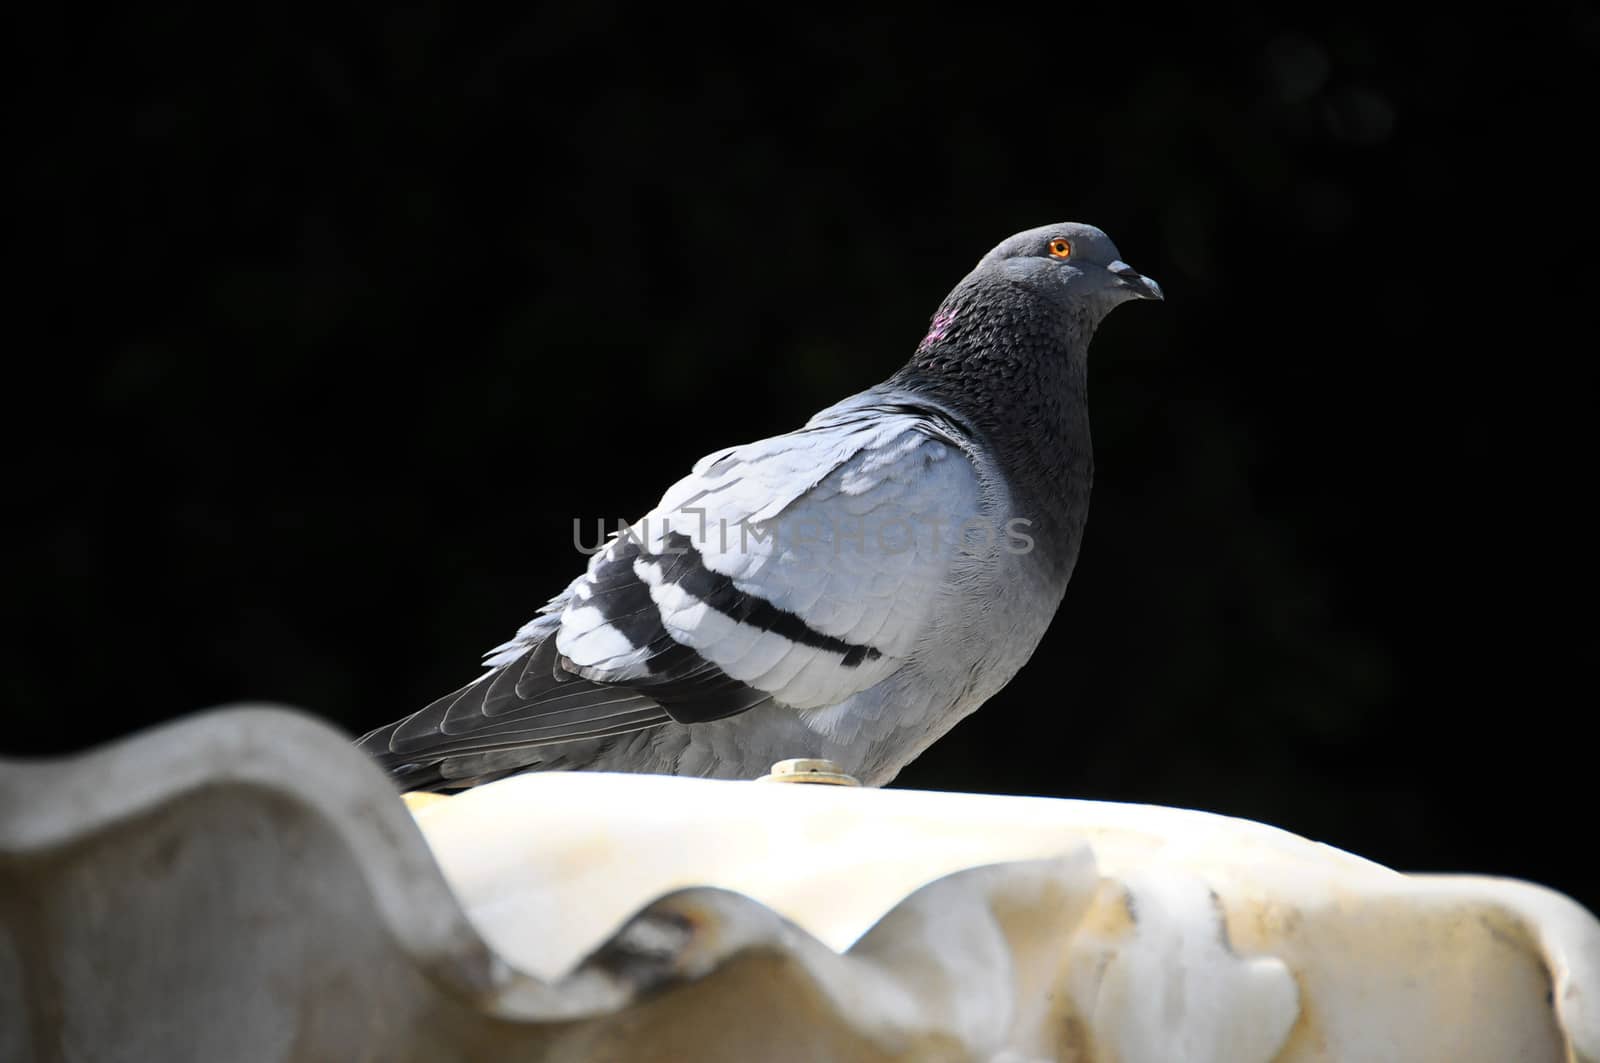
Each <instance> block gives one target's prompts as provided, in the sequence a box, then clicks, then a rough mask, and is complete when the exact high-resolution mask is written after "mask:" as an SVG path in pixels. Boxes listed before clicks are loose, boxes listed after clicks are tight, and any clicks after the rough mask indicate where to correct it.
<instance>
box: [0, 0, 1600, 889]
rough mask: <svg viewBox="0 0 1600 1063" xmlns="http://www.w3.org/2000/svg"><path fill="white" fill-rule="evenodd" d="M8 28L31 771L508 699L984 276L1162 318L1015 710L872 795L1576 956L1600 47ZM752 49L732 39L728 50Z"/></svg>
mask: <svg viewBox="0 0 1600 1063" xmlns="http://www.w3.org/2000/svg"><path fill="white" fill-rule="evenodd" d="M574 8H575V5H568V7H567V9H566V10H558V9H551V10H548V11H544V12H540V11H537V10H533V11H530V10H528V9H523V10H520V11H517V12H514V13H513V12H507V13H505V14H504V15H502V16H499V17H489V16H486V15H478V16H475V17H474V18H473V19H471V20H467V19H465V18H463V17H462V16H461V15H459V14H458V13H456V12H455V11H453V10H452V9H451V8H449V7H447V6H445V5H437V6H432V7H429V6H421V7H414V8H409V9H406V10H405V11H404V12H402V13H393V12H390V13H383V14H381V15H380V14H376V13H374V14H371V15H369V16H361V17H358V16H356V15H353V14H332V13H329V12H324V13H323V14H322V15H320V16H318V17H316V18H314V19H310V20H306V19H303V18H301V17H297V16H291V15H290V14H288V13H287V12H276V11H272V12H259V13H256V14H241V13H238V12H234V13H230V14H228V15H226V16H221V15H211V16H207V17H206V19H197V17H196V16H194V15H191V14H179V13H178V12H177V11H176V10H175V9H174V10H166V9H162V8H160V7H156V6H143V5H141V6H138V7H137V8H136V9H133V10H128V11H123V12H122V13H120V14H117V15H113V16H110V17H109V20H105V21H100V20H96V21H92V22H91V21H86V20H85V21H78V20H74V18H73V17H72V16H68V15H42V14H35V15H31V16H24V17H23V21H22V23H21V24H20V28H19V31H18V34H17V37H16V41H17V43H18V45H19V50H20V55H19V59H18V62H19V65H18V66H17V67H16V68H15V72H17V73H19V74H20V75H21V79H22V81H21V85H22V88H21V91H20V92H19V93H18V94H17V95H16V96H15V97H14V107H13V114H12V119H13V120H12V122H11V136H10V137H9V138H8V140H10V142H11V144H12V147H13V149H14V150H13V151H12V152H9V153H8V154H11V156H12V158H11V162H10V163H9V164H8V166H9V168H10V170H11V174H10V179H11V182H12V184H13V193H12V196H11V198H10V204H9V205H10V206H11V207H12V213H13V216H14V222H13V232H12V234H11V237H12V238H11V240H10V241H9V243H10V245H11V249H12V255H13V256H14V261H15V264H16V265H17V266H18V267H19V271H18V275H17V276H16V279H15V280H14V281H13V282H12V291H11V294H12V296H13V299H14V300H15V311H14V314H15V317H14V319H13V325H14V326H15V333H14V343H15V346H12V349H11V351H10V353H9V355H8V357H7V362H8V363H9V366H10V368H9V369H8V371H7V372H8V375H9V379H10V384H9V386H8V387H7V388H6V399H5V402H6V407H7V411H8V412H7V416H6V425H7V428H8V429H9V430H11V434H12V435H13V439H12V440H11V441H10V442H9V443H8V444H7V451H6V453H7V455H8V458H9V459H10V461H11V468H10V470H9V471H8V473H7V481H8V482H7V487H6V495H7V500H8V502H9V503H10V505H9V507H8V509H9V510H10V513H11V515H10V517H9V518H8V525H9V528H10V530H11V532H12V533H13V534H14V535H15V537H16V538H15V541H14V545H13V547H12V548H11V550H10V551H8V553H9V560H10V565H9V566H8V568H9V569H10V572H9V575H8V578H7V582H8V588H7V589H6V591H5V600H6V617H7V621H8V624H9V625H10V627H11V630H10V632H9V633H8V634H7V635H6V637H5V638H4V640H3V643H0V684H3V687H0V690H3V696H4V704H5V708H4V714H5V715H4V721H5V727H4V731H3V734H0V748H3V749H4V751H5V752H8V753H13V754H44V753H55V752H61V751H65V750H70V749H76V748H81V747H84V746H87V745H91V744H94V743H97V742H101V741H104V740H107V739H109V738H112V737H115V736H117V735H120V734H123V733H126V732H128V731H131V730H134V729H137V728H140V727H144V726H147V725H149V724H151V723H153V722H155V721H158V720H161V719H164V718H167V717H171V716H174V715H178V714H182V713H187V712H191V711H194V710H197V709H200V708H203V707H207V706H212V705H217V704H221V703H225V702H230V701H236V700H242V699H248V700H272V701H278V702H284V703H288V704H292V705H297V706H301V707H304V708H306V709H308V710H310V711H312V712H314V713H317V714H320V715H322V716H325V717H327V718H329V719H331V720H333V721H335V722H336V723H338V724H339V725H341V726H343V727H344V728H346V729H348V730H351V731H360V730H364V729H366V728H368V727H370V726H374V725H376V724H379V723H381V722H384V721H386V720H389V719H392V718H394V717H396V716H398V715H400V714H403V713H405V712H408V711H410V710H411V709H413V708H416V707H418V706H419V705H420V704H422V703H423V702H424V701H425V700H427V699H430V698H431V697H433V696H435V695H437V694H440V693H442V692H443V691H445V690H447V689H449V688H452V687H454V686H456V685H458V684H459V683H461V682H462V681H464V680H465V679H467V678H470V677H471V676H472V675H473V674H474V673H475V671H476V667H477V665H476V662H477V656H478V654H479V653H480V652H481V651H482V650H484V649H486V648H487V647H489V646H491V645H493V644H495V643H497V642H499V641H501V640H502V639H503V638H505V637H506V636H508V635H509V634H510V633H511V632H512V631H513V630H514V629H515V628H516V627H517V626H518V625H519V624H520V623H522V622H523V621H524V620H526V619H527V618H528V617H529V616H530V615H531V614H532V612H533V610H534V609H535V608H536V607H537V606H538V605H539V604H541V603H542V602H543V601H544V600H545V599H546V598H547V597H548V596H549V595H551V594H553V593H554V592H556V591H558V590H559V589H560V588H561V587H562V586H563V585H564V584H565V583H566V582H567V580H568V579H569V578H570V577H571V576H572V575H574V574H576V572H577V571H578V570H579V568H580V566H581V564H582V559H581V558H580V557H579V556H577V555H576V554H575V553H574V552H573V548H572V546H571V522H572V520H573V518H575V517H582V518H585V519H587V520H592V519H593V518H595V517H606V518H615V517H629V518H632V517H635V516H637V515H638V514H640V513H642V512H643V511H644V510H645V509H646V508H648V506H649V505H650V504H651V503H653V502H654V500H655V499H656V497H657V496H658V495H659V493H660V491H661V490H662V489H663V488H664V487H665V486H666V485H667V484H669V483H670V482H672V481H673V480H674V479H676V478H677V477H678V476H679V475H681V474H682V473H683V472H684V471H686V470H687V468H688V467H689V465H690V464H691V463H692V461H693V460H694V459H695V458H697V457H698V456H699V455H701V454H702V453H705V452H706V451H708V450H711V449H713V448H715V447H718V446H722V445H726V444H730V443H735V442H739V441H744V440H748V439H751V438H756V437H760V436H763V435H769V434H773V433H775V432H778V431H783V430H786V429H789V428H792V427H795V426H797V425H798V424H799V423H800V422H801V421H802V420H804V418H805V417H806V416H808V415H809V414H810V413H811V412H812V411H814V410H815V409H817V408H820V407H821V406H823V405H826V404H828V403H830V402H832V401H834V400H836V399H838V398H840V397H843V396H844V395H846V394H848V393H850V392H852V391H855V390H857V389H859V388H862V387H864V386H867V385H869V384H871V383H874V382H876V381H878V380H880V379H882V378H883V377H884V376H886V375H887V374H889V373H890V372H891V371H892V370H893V369H894V368H895V367H896V366H897V365H898V364H899V363H900V362H901V361H902V360H903V359H904V358H905V357H906V356H907V355H908V354H909V353H910V351H911V348H912V347H913V346H914V344H915V343H916V341H917V339H918V338H919V337H920V336H921V335H922V333H923V331H924V329H925V327H926V322H927V318H928V316H929V314H930V313H931V312H932V310H933V309H934V307H935V306H936V305H937V303H938V301H939V300H940V298H941V297H942V296H943V294H944V293H945V291H946V290H947V289H948V288H949V287H950V286H951V285H952V284H953V283H954V282H955V281H956V280H957V279H958V278H959V277H960V276H961V275H962V274H963V273H964V272H965V271H966V270H967V269H968V268H970V266H971V265H972V263H973V262H974V261H976V259H977V258H978V257H979V256H980V255H981V254H982V253H983V252H984V251H986V250H987V249H988V248H989V247H990V246H992V245H993V244H994V243H996V242H997V241H999V240H1000V239H1001V238H1002V237H1004V236H1006V235H1008V234H1009V233H1011V232H1013V231H1016V230H1019V229H1023V228H1028V227H1032V226H1034V225H1038V224H1043V223H1046V222H1050V221H1058V220H1081V221H1089V222H1093V223H1095V224H1097V225H1100V226H1101V227H1102V228H1104V229H1106V230H1107V231H1108V232H1110V233H1111V234H1112V236H1113V238H1114V239H1115V240H1116V241H1117V243H1118V244H1119V246H1120V248H1121V250H1122V252H1123V256H1124V257H1125V258H1126V259H1127V260H1128V261H1130V262H1131V263H1133V264H1134V266H1136V267H1137V268H1139V269H1141V270H1143V271H1145V272H1147V273H1149V274H1151V275H1152V276H1155V277H1157V278H1159V279H1160V281H1161V282H1162V283H1163V284H1164V285H1165V287H1166V290H1167V293H1168V300H1167V302H1166V303H1165V304H1161V305H1154V304H1136V305H1133V306H1130V307H1127V308H1125V309H1123V310H1120V311H1119V312H1118V313H1116V314H1115V315H1114V316H1113V317H1112V318H1111V319H1110V320H1109V322H1108V323H1107V324H1106V325H1105V327H1104V328H1103V329H1102V331H1101V333H1100V336H1099V338H1098V339H1097V340H1096V345H1095V349H1094V353H1093V357H1092V359H1091V395H1092V400H1093V411H1094V426H1095V438H1096V449H1097V463H1098V477H1097V482H1096V486H1095V501H1094V507H1093V512H1092V514H1091V517H1090V521H1089V531H1088V537H1087V541H1086V544H1085V547H1084V551H1083V555H1082V558H1081V560H1080V563H1079V566H1078V570H1077V574H1076V576H1075V578H1074V581H1073V585H1072V587H1071V589H1070V590H1069V592H1068V594H1067V599H1066V603H1065V605H1064V606H1063V608H1062V610H1061V613H1060V614H1059V615H1058V617H1057V619H1056V622H1055V624H1054V627H1053V628H1052V630H1051V632H1050V634H1049V636H1048V637H1047V639H1046V641H1045V643H1044V645H1043V646H1042V648H1041V649H1040V651H1039V653H1038V654H1037V656H1036V657H1035V658H1034V661H1033V662H1032V663H1031V664H1030V665H1029V666H1028V668H1027V669H1025V670H1024V672H1023V674H1022V675H1021V676H1020V677H1019V678H1018V679H1017V680H1016V681H1015V682H1014V683H1013V684H1012V685H1011V686H1010V687H1009V688H1008V689H1007V690H1006V691H1005V692H1003V693H1002V694H1001V695H1000V696H999V697H997V698H995V699H994V700H993V701H992V702H990V703H989V704H988V705H987V706H986V707H985V708H984V709H983V710H982V711H980V712H979V713H978V714H977V715H976V716H974V717H973V718H971V719H969V720H968V721H967V722H965V723H963V724H962V725H960V726H959V727H958V728H957V729H956V730H955V731H954V732H952V734H951V735H950V736H949V737H947V738H946V739H945V740H943V741H942V742H940V743H939V744H938V745H936V746H935V747H934V748H933V749H932V750H931V751H929V752H928V753H927V754H926V755H924V756H923V757H922V758H921V759H920V760H919V761H917V762H916V763H915V764H914V765H913V766H912V767H910V768H909V769H908V770H907V771H906V772H905V773H904V774H903V775H902V776H901V778H900V780H899V781H898V782H897V785H907V786H918V787H933V788H957V789H971V790H983V791H1001V792H1013V793H1037V794H1055V795H1069V796H1082V797H1095V798H1105V799H1112V800H1122V801H1151V802H1159V803H1164V804H1175V805H1183V806H1191V807H1197V808H1204V809H1210V810H1214V811H1219V812H1224V813H1229V814H1234V815H1241V816H1247V817H1251V818H1255V819H1260V820H1265V821H1267V822H1270V823H1275V824H1278V825H1281V826H1284V827H1287V828H1289V829H1291V830H1294V831H1296V832H1299V833H1301V834H1305V835H1307V836H1310V837H1313V838H1317V839H1320V840H1324V841H1327V842H1330V843H1332V844H1335V845H1338V846H1341V847H1345V848H1349V849H1352V850H1354V851H1357V852H1359V853H1361V854H1363V855H1366V856H1369V857H1371V858H1374V859H1376V860H1379V861H1382V862H1385V863H1388V864H1392V865H1395V866H1398V867H1401V868H1405V869H1425V870H1473V871H1481V872H1487V873H1502V874H1512V875H1518V876H1522V877H1528V878H1533V879H1536V880H1539V881H1543V882H1546V883H1549V884H1551V885H1553V886H1556V887H1558V888H1561V889H1564V890H1566V891H1568V892H1570V893H1572V894H1573V895H1574V896H1576V897H1578V898H1579V899H1581V900H1584V901H1585V902H1586V903H1588V904H1589V905H1590V906H1591V907H1600V872H1597V870H1596V868H1595V867H1594V866H1592V863H1591V859H1590V858H1591V855H1592V850H1593V845H1594V838H1593V831H1594V818H1595V813H1596V811H1597V801H1596V797H1595V785H1594V780H1593V776H1594V774H1595V772H1596V769H1597V768H1600V756H1597V752H1596V744H1595V740H1594V739H1593V738H1592V737H1590V736H1588V735H1587V733H1586V729H1587V728H1588V727H1589V726H1590V725H1591V724H1592V722H1593V719H1594V700H1595V699H1594V695H1593V691H1592V687H1591V683H1590V673H1591V670H1592V668H1593V666H1594V664H1595V657H1596V654H1595V649H1596V647H1595V644H1594V640H1593V631H1594V626H1593V621H1592V602H1593V589H1594V588H1593V581H1592V579H1591V576H1592V572H1591V567H1590V561H1589V554H1590V553H1591V552H1592V548H1593V547H1592V543H1591V542H1590V541H1589V539H1590V536H1589V534H1588V527H1587V524H1586V519H1585V518H1584V517H1582V516H1581V514H1583V513H1584V512H1585V511H1586V509H1587V506H1588V495H1589V494H1591V492H1592V486H1591V485H1590V477H1589V474H1588V470H1587V465H1588V462H1587V449H1588V448H1587V441H1586V440H1585V438H1584V437H1585V435H1586V432H1587V420H1586V418H1587V416H1588V408H1589V406H1590V402H1591V400H1590V395H1591V392H1590V391H1589V390H1588V387H1587V384H1586V383H1580V376H1581V375H1582V374H1584V373H1585V372H1586V371H1587V363H1588V362H1589V361H1590V360H1592V359H1593V357H1594V355H1595V349H1594V348H1595V344H1594V341H1593V338H1592V333H1586V332H1580V333H1577V334H1576V335H1574V334H1571V333H1569V332H1567V331H1566V330H1565V329H1564V327H1563V322H1562V321H1561V320H1560V316H1561V315H1563V314H1564V313H1571V312H1573V311H1576V312H1578V314H1581V313H1582V312H1583V311H1584V310H1585V309H1586V308H1587V307H1592V305H1593V298H1594V297H1593V279H1592V270H1586V261H1587V260H1588V258H1589V256H1590V253H1591V249H1592V247H1593V243H1594V237H1595V236H1596V235H1600V234H1597V231H1596V229H1595V227H1594V226H1593V225H1592V224H1591V222H1590V219H1589V218H1588V217H1587V215H1586V214H1585V210H1586V203H1587V200H1588V199H1589V198H1590V197H1591V196H1592V195H1593V169H1592V167H1591V166H1589V165H1588V164H1586V163H1584V162H1583V161H1582V159H1581V153H1582V152H1583V151H1585V150H1587V148H1585V145H1586V144H1588V146H1589V147H1590V148H1592V143H1591V142H1592V141H1593V138H1594V121H1595V118H1594V115H1595V105H1596V102H1597V96H1596V94H1595V92H1594V85H1593V82H1592V80H1591V77H1590V73H1589V72H1590V71H1591V70H1593V69H1594V68H1595V67H1596V65H1597V63H1600V17H1597V16H1596V14H1595V11H1594V9H1593V8H1592V7H1589V6H1585V5H1573V6H1561V5H1557V6H1554V7H1551V8H1549V9H1543V10H1536V9H1533V8H1527V7H1522V6H1519V10H1518V13H1517V14H1516V15H1514V16H1499V17H1497V18H1495V19H1492V20H1491V19H1488V18H1485V19H1484V20H1482V21H1479V22H1468V21H1462V18H1461V17H1459V16H1458V17H1454V18H1436V19H1426V18H1424V17H1423V16H1421V15H1408V14H1405V13H1403V12H1401V11H1397V10H1391V11H1389V12H1387V13H1386V14H1384V15H1382V16H1376V15H1375V16H1372V17H1371V18H1367V19H1363V18H1362V17H1360V16H1356V15H1352V14H1346V15H1344V16H1342V17H1341V19H1340V20H1338V21H1319V20H1316V19H1313V18H1310V17H1301V16H1291V15H1286V14H1278V15H1263V14H1259V13H1255V12H1251V11H1248V10H1244V9H1232V10H1229V9H1225V8H1219V7H1216V6H1208V7H1206V9H1205V13H1204V14H1203V15H1201V14H1194V13H1191V14H1182V13H1178V12H1167V13H1162V11H1161V9H1160V8H1157V7H1151V6H1150V5H1142V4H1128V3H1123V4H1111V5H1095V10H1093V11H1087V12H1085V11H1077V10H1072V11H1068V10H1062V11H1061V12H1059V15H1060V16H1061V18H1062V21H1060V22H1059V23H1057V24H1046V23H1042V22H1038V21H1034V20H1031V19H1023V18H1021V17H1018V18H1017V19H1015V20H1013V21H1009V22H1007V21H1004V20H1003V19H999V18H996V19H995V20H993V21H983V20H982V19H979V18H977V17H975V16H973V14H972V13H971V12H968V13H967V16H965V17H963V18H962V19H961V20H959V21H951V20H950V19H949V18H947V17H940V16H937V15H935V14H934V12H933V9H928V10H927V11H925V12H924V13H923V14H922V15H920V16H918V17H917V18H914V19H913V18H907V19H879V20H863V21H855V22H849V23H843V22H821V21H816V20H814V19H812V18H811V17H809V16H804V15H800V14H796V15H794V16H792V17H791V18H789V19H788V20H787V21H772V22H769V23H763V22H756V21H750V22H741V23H739V24H736V25H735V24H727V23H723V24H695V23H691V22H690V21H688V20H687V18H686V16H684V15H683V14H682V13H681V12H679V11H670V10H663V11H660V12H658V13H657V14H655V15H653V16H650V17H648V18H643V17H637V16H633V15H628V14H624V13H622V12H621V11H619V10H614V9H608V8H607V7H606V6H605V5H598V4H591V5H584V6H583V10H582V11H581V12H580V11H578V10H575V9H574ZM747 17H753V16H747Z"/></svg>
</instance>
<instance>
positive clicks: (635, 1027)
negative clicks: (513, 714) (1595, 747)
mask: <svg viewBox="0 0 1600 1063" xmlns="http://www.w3.org/2000/svg"><path fill="white" fill-rule="evenodd" d="M419 828H420V830H419ZM1574 844H1589V843H1588V842H1586V841H1583V840H1582V839H1578V838H1575V839H1574ZM1597 1000H1600V923H1597V922H1596V921H1595V919H1594V917H1593V916H1592V915H1591V914H1590V913H1588V912H1586V911H1584V910H1583V909H1582V908H1580V907H1579V906H1577V905H1576V904H1574V903H1573V902H1572V901H1570V900H1568V899H1566V898H1564V897H1561V896H1559V895H1557V894H1554V893H1551V892H1550V891H1547V890H1543V889H1541V888H1539V887H1537V886H1532V885H1528V884H1526V883H1521V882H1514V881H1507V880H1497V879H1477V878H1466V877H1438V876H1407V875H1401V874H1398V873H1396V872H1393V871H1390V870H1388V869H1385V868H1383V867H1379V866H1377V865H1375V864H1372V863H1370V862H1367V861H1364V860H1361V859H1359V858H1357V857H1354V856H1351V855H1349V854H1347V853H1342V852H1339V851H1337V850H1334V849H1330V848H1328V847H1326V846H1321V845H1317V844H1315V843H1312V842H1309V841H1306V840H1304V839H1302V838H1299V837H1296V836H1294V835H1292V834H1288V833H1285V832H1283V831H1279V830H1275V829H1273V828H1270V827H1265V826H1262V825H1259V824H1253V823H1246V822H1241V821H1238V820H1232V819H1227V818H1224V817H1219V816H1211V815H1206V814H1203V813H1197V812H1185V811H1181V810H1174V809H1162V808H1149V807H1141V806H1129V805H1115V804H1102V803H1094V802H1078V801H1057V800H1043V799H1029V798H1006V797H983V796H976V795H957V794H930V793H917V792H912V791H894V790H887V791H873V790H856V789H844V788H835V787H820V786H802V785H783V784H774V783H755V782H751V783H730V782H708V781H703V780H691V779H672V778H647V777H639V776H601V775H587V774H582V775H545V776H525V777H522V778H518V779H511V780H506V781H503V782H500V783H496V784H493V785H490V786H486V787H480V788H479V789H477V790H474V791H471V792H469V793H467V794H464V795H462V796H459V797H452V798H448V799H444V800H441V801H435V802H432V803H431V804H428V805H426V806H425V807H421V808H419V809H418V810H417V811H416V812H415V815H414V816H413V814H411V813H409V812H408V811H407V809H406V807H405V806H404V805H403V804H402V803H401V801H400V800H399V798H398V797H397V796H396V795H395V794H394V793H393V792H392V791H391V790H390V789H389V787H388V783H387V780H386V779H385V778H384V777H383V776H382V775H381V773H379V772H378V771H377V770H376V769H375V768H374V767H373V766H372V765H371V764H370V763H369V762H367V761H366V760H365V758H363V757H362V756H361V755H360V754H358V753H357V752H356V751H354V750H353V749H351V748H350V747H349V745H348V742H347V740H346V739H345V738H344V737H343V736H341V735H338V734H336V733H335V732H333V731H331V730H329V729H328V728H326V727H324V726H322V725H320V724H318V723H315V722H314V721H310V720H308V719H306V718H304V717H300V716H297V715H293V714H290V713H285V712H281V711H274V710H263V709H241V710H232V711H226V712H217V713H210V714H205V715H202V716H198V717H195V718H191V719H188V720H185V721H181V722H179V723H177V724H174V725H171V726H169V727H166V728H162V729H159V730H157V731H155V732H152V733H149V734H147V735H144V736H140V737H137V738H135V739H131V740H129V741H126V742H122V743H118V744H116V745H113V746H111V747H109V748H107V749H103V750H99V751H96V752H93V753H90V754H88V755H85V756H81V757H75V758H69V759H65V760H61V761H52V762H33V763H17V762H0V1059H4V1060H7V1061H9V1060H12V1059H40V1060H56V1059H63V1060H80V1059H82V1060H99V1059H107V1060H110V1059H130V1060H132V1059H140V1060H143V1059H207V1060H211V1059H229V1060H322V1059H337V1060H349V1059H371V1060H450V1059H461V1060H477V1059H496V1060H573V1061H576V1060H589V1059H614V1060H674V1059H685V1060H688V1059H693V1060H741V1061H742V1060H750V1059H762V1060H797V1061H798V1060H817V1059H829V1060H889V1059H930V1060H932V1059H938V1060H990V1061H995V1063H1000V1061H1006V1063H1020V1061H1024V1060H1059V1061H1063V1063H1090V1061H1093V1063H1110V1061H1117V1063H1140V1061H1145V1060H1160V1061H1163V1063H1171V1061H1173V1060H1193V1061H1211V1060H1216V1061H1224V1060H1226V1061H1229V1063H1251V1061H1309V1060H1318V1061H1322V1060H1327V1061H1332V1060H1350V1061H1360V1063H1378V1061H1386V1060H1394V1061H1402V1060H1404V1061H1432V1060H1439V1061H1444V1060H1450V1061H1475V1060H1483V1061H1494V1063H1504V1061H1507V1060H1528V1061H1544V1060H1550V1061H1553V1063H1554V1061H1582V1063H1600V1012H1597V1003H1596V1002H1597Z"/></svg>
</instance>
